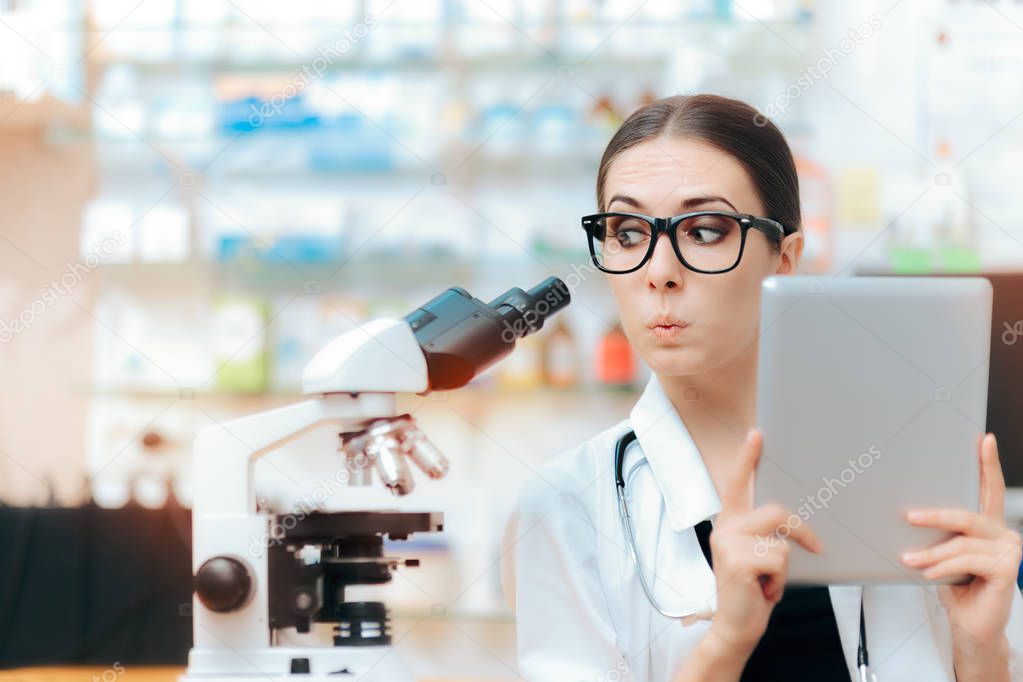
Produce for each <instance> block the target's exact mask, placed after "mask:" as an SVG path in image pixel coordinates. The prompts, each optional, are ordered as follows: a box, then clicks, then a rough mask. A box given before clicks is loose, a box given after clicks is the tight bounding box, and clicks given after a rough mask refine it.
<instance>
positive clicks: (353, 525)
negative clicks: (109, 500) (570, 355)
mask: <svg viewBox="0 0 1023 682" xmlns="http://www.w3.org/2000/svg"><path fill="white" fill-rule="evenodd" d="M569 301H570V295H569V291H568V287H566V286H565V283H564V282H562V281H561V280H560V279H558V278H556V277H550V278H548V279H546V280H544V281H543V282H541V283H540V284H539V285H537V286H536V287H534V288H533V289H531V290H529V291H528V292H526V291H523V290H522V289H518V288H514V289H510V290H508V291H507V292H505V293H504V294H502V295H501V296H499V297H498V298H496V299H494V300H493V301H491V302H490V303H484V302H482V301H480V300H478V299H476V298H473V297H472V296H471V295H470V294H469V293H468V292H466V291H465V290H464V289H460V288H451V289H448V290H446V291H445V292H443V293H442V294H440V295H439V296H437V297H436V298H434V299H432V300H431V301H429V302H428V303H426V304H425V305H423V306H421V307H420V308H417V309H416V310H415V311H413V312H412V313H410V314H408V315H406V316H405V317H404V318H402V319H379V320H373V321H371V322H369V323H367V324H365V325H363V326H361V327H359V328H358V329H355V330H353V331H351V332H348V333H347V334H344V335H342V336H340V337H338V338H337V339H335V340H334V341H332V342H331V343H329V344H328V345H327V346H326V347H325V348H323V349H322V350H321V351H320V352H319V353H317V354H316V356H315V357H314V358H313V359H312V361H311V362H310V363H309V365H308V366H307V367H306V369H305V372H304V374H303V377H302V383H303V392H304V393H306V394H307V395H315V396H316V397H314V398H311V399H309V400H306V401H303V402H300V403H297V404H295V405H290V406H286V407H282V408H279V409H275V410H269V411H266V412H262V413H260V414H255V415H252V416H249V417H243V418H241V419H236V420H233V421H229V422H226V423H224V424H221V425H218V426H215V427H211V428H209V429H206V430H204V431H202V432H201V433H200V434H199V436H198V437H197V438H196V441H195V449H194V466H193V475H194V477H195V479H194V491H195V495H194V507H193V514H192V524H193V529H192V569H193V572H194V592H195V594H194V596H193V600H192V601H193V629H194V643H193V648H192V650H191V651H190V652H189V657H188V671H187V673H186V674H185V675H184V676H183V677H182V678H181V680H182V682H199V681H206V682H208V681H210V680H231V681H232V682H257V681H258V682H268V681H272V682H276V681H284V680H287V681H289V682H298V681H314V680H315V681H318V682H326V681H327V680H331V681H346V680H359V681H360V682H371V681H376V680H387V681H388V682H397V681H400V680H407V679H410V675H409V673H408V670H407V668H405V666H404V665H403V664H401V662H400V657H398V656H388V655H387V654H388V653H389V652H390V651H391V648H390V644H391V640H390V633H389V630H388V615H387V609H386V607H385V606H384V604H383V603H382V602H365V601H361V602H351V601H345V588H346V587H348V586H351V585H377V584H383V583H386V582H389V581H390V580H391V571H392V570H394V569H395V568H397V566H398V564H399V563H404V564H405V565H410V566H414V565H417V563H418V562H417V561H416V560H408V561H406V562H399V561H398V560H397V559H393V558H388V557H385V556H384V555H383V539H384V536H387V537H388V538H389V539H391V540H403V539H406V538H407V537H408V536H409V535H410V534H412V533H419V532H435V531H441V530H443V514H441V513H431V512H425V513H410V512H398V511H344V512H311V513H308V514H300V515H295V514H290V515H289V514H279V513H275V512H274V511H271V510H265V509H257V504H256V493H255V490H254V484H253V473H254V472H253V470H254V466H255V463H256V460H258V459H259V458H260V457H262V456H263V455H265V454H267V453H268V452H271V451H273V450H275V449H277V448H279V447H281V446H283V445H284V444H285V443H288V442H289V441H291V440H294V439H296V438H298V437H299V436H301V435H302V434H304V433H306V432H308V431H310V430H311V429H315V428H318V427H329V428H333V429H335V430H337V432H338V433H339V434H340V447H339V450H338V456H339V459H338V462H337V464H338V467H341V466H344V467H346V468H347V470H348V472H349V473H350V477H349V485H367V484H369V482H370V480H371V478H372V471H373V470H374V469H375V470H376V472H377V475H378V477H379V478H380V480H381V482H382V483H383V484H384V485H385V486H387V487H388V488H389V489H390V490H391V491H392V493H394V494H396V495H407V494H408V493H410V492H411V491H412V489H413V487H414V482H413V479H412V476H411V471H410V466H409V460H411V461H412V462H413V463H414V464H415V465H416V466H417V467H418V468H420V469H421V470H422V471H423V472H425V473H426V474H427V476H429V477H431V478H440V477H442V476H444V475H445V473H446V472H447V468H448V464H447V460H446V459H445V458H444V456H443V455H442V454H441V453H440V451H439V450H437V448H436V447H435V446H433V444H431V443H430V441H428V440H427V439H426V437H425V436H424V435H423V434H422V433H421V432H420V431H419V430H418V427H417V426H416V424H415V422H414V421H413V420H412V418H411V416H409V415H408V414H401V415H399V414H397V409H396V395H395V394H397V393H402V392H404V393H416V394H420V395H422V394H426V393H429V392H430V391H434V390H450V389H454V388H459V387H462V386H465V385H466V384H467V383H469V381H470V380H471V379H472V378H473V377H474V376H476V375H477V374H478V373H479V372H481V371H482V370H484V369H486V368H487V367H489V366H490V365H492V364H494V363H495V362H497V361H498V360H500V359H501V358H502V357H504V356H505V355H507V354H508V353H510V352H511V351H512V349H513V348H514V346H515V342H516V340H518V339H519V338H522V337H524V336H526V335H527V334H530V333H532V332H535V331H537V330H539V329H540V328H541V327H542V326H543V323H544V320H545V319H546V318H547V317H549V316H550V315H552V314H554V313H556V312H558V311H559V310H561V309H562V308H564V307H565V306H567V305H568V303H569ZM253 537H257V538H264V537H265V538H267V542H266V543H265V546H263V545H260V547H259V548H258V549H259V550H260V551H255V552H254V551H253V546H252V545H253V543H252V538H253ZM314 623H329V624H334V628H333V632H334V637H333V640H334V645H333V646H323V645H322V644H323V642H322V641H318V642H316V644H317V645H312V646H310V645H301V646H299V645H296V644H282V643H279V639H281V637H280V636H281V635H282V634H288V635H291V634H293V633H309V631H310V628H311V626H312V625H313V624H314ZM292 639H295V638H292ZM298 639H301V637H300V636H299V637H298Z"/></svg>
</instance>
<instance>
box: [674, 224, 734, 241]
mask: <svg viewBox="0 0 1023 682" xmlns="http://www.w3.org/2000/svg"><path fill="white" fill-rule="evenodd" d="M733 229H735V225H734V224H732V223H731V221H728V220H720V219H715V218H703V219H698V220H697V221H695V222H693V223H691V224H689V225H687V226H686V230H685V233H686V238H687V239H688V240H689V241H692V242H695V243H697V244H715V243H718V242H721V241H724V239H725V238H726V237H728V235H729V233H730V232H731V231H732V230H733Z"/></svg>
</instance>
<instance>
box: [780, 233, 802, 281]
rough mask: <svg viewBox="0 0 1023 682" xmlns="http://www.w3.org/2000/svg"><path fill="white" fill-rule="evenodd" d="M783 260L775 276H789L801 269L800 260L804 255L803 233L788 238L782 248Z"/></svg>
mask: <svg viewBox="0 0 1023 682" xmlns="http://www.w3.org/2000/svg"><path fill="white" fill-rule="evenodd" d="M780 250H781V253H780V254H779V255H780V256H781V260H780V261H779V262H778V269H777V270H776V271H775V274H778V275H789V274H792V273H794V272H795V271H796V270H798V269H799V259H800V258H801V257H802V255H803V233H802V231H799V232H793V233H792V234H790V235H788V236H786V237H785V238H784V239H783V240H782V242H781V247H780Z"/></svg>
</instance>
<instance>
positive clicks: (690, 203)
mask: <svg viewBox="0 0 1023 682" xmlns="http://www.w3.org/2000/svg"><path fill="white" fill-rule="evenodd" d="M616 201H620V202H622V203H624V204H628V205H629V206H632V207H633V208H643V204H642V203H640V202H639V201H637V200H636V199H633V198H632V197H630V196H627V195H624V194H616V195H614V196H613V197H611V199H610V200H609V201H608V202H607V205H608V206H610V205H611V204H613V203H614V202H616ZM715 202H720V203H722V204H727V205H728V206H729V207H731V209H732V210H733V211H735V212H736V213H738V212H739V209H737V208H736V207H735V204H733V203H732V202H730V201H729V200H728V199H725V198H724V197H719V196H705V197H689V198H688V199H686V200H685V201H683V202H682V210H684V211H687V210H690V209H693V208H697V207H699V206H703V205H704V204H712V203H715Z"/></svg>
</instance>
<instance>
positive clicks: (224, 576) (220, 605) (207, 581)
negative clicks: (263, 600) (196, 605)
mask: <svg viewBox="0 0 1023 682" xmlns="http://www.w3.org/2000/svg"><path fill="white" fill-rule="evenodd" d="M194 585H195V594H196V595H197V596H198V597H199V601H201V602H202V603H203V605H204V606H205V607H206V608H208V609H209V610H210V611H216V612H217V613H227V612H229V611H235V610H237V609H239V608H241V607H242V606H244V605H245V602H247V601H248V599H249V595H250V594H251V593H252V576H250V575H249V569H247V568H246V567H245V564H243V563H242V562H240V561H238V560H237V559H232V558H231V557H227V556H215V557H213V558H212V559H207V560H206V561H205V562H204V563H203V565H202V566H200V567H199V570H198V571H196V572H195V583H194Z"/></svg>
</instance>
